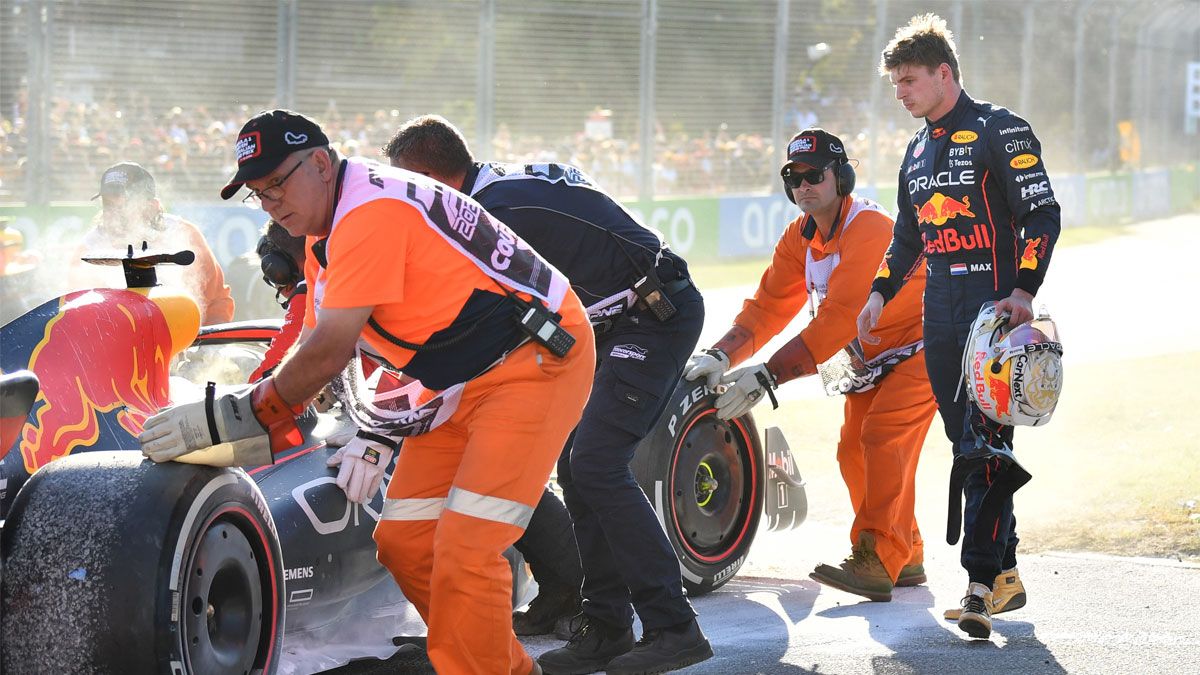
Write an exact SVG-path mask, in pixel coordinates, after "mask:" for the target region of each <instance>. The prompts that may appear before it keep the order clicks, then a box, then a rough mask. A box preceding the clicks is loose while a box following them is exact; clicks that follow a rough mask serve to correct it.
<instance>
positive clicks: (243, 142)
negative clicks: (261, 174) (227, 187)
mask: <svg viewBox="0 0 1200 675" xmlns="http://www.w3.org/2000/svg"><path fill="white" fill-rule="evenodd" d="M233 152H234V154H235V155H237V161H238V164H244V163H245V162H246V160H248V159H254V158H255V157H258V156H259V155H261V154H262V133H261V132H258V131H251V132H250V133H248V134H242V135H241V136H238V139H237V145H235V146H234V148H233Z"/></svg>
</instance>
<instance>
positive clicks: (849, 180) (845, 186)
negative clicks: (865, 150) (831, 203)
mask: <svg viewBox="0 0 1200 675" xmlns="http://www.w3.org/2000/svg"><path fill="white" fill-rule="evenodd" d="M833 173H834V177H835V178H837V193H838V196H839V197H845V196H846V195H848V194H850V193H851V192H854V181H855V180H856V179H857V177H856V176H855V175H854V167H853V166H851V164H850V160H848V159H839V160H838V166H837V168H836V169H834V171H833Z"/></svg>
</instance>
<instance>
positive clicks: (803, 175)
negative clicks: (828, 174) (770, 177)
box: [779, 162, 833, 189]
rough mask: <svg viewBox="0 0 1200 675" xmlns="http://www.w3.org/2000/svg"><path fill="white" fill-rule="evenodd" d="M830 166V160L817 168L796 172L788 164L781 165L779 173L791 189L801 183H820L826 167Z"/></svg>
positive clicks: (823, 178) (831, 164)
mask: <svg viewBox="0 0 1200 675" xmlns="http://www.w3.org/2000/svg"><path fill="white" fill-rule="evenodd" d="M831 166H833V162H830V163H829V164H826V165H825V166H823V167H821V168H819V169H809V170H808V171H804V172H799V173H797V172H796V171H793V170H792V167H791V165H790V164H789V165H788V166H785V167H783V171H780V172H779V175H780V176H783V183H784V185H787V186H788V187H789V188H792V189H795V188H798V187H800V184H801V183H808V184H809V185H820V184H821V182H822V181H824V180H825V169H828V168H829V167H831Z"/></svg>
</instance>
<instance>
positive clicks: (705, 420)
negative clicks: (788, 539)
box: [632, 380, 765, 596]
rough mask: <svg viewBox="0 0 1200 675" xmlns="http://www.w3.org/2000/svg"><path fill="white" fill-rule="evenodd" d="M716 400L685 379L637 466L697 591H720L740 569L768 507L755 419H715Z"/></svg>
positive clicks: (639, 454)
mask: <svg viewBox="0 0 1200 675" xmlns="http://www.w3.org/2000/svg"><path fill="white" fill-rule="evenodd" d="M716 398H717V395H716V393H715V392H712V391H711V390H709V389H707V388H706V387H705V386H704V385H703V384H697V383H695V382H689V381H686V380H683V381H681V382H680V383H679V385H678V386H677V387H676V389H675V392H674V393H673V394H672V395H671V399H670V402H669V403H668V405H667V410H666V412H665V413H664V414H663V417H662V419H660V420H659V422H658V424H657V426H656V427H655V428H654V430H653V431H651V433H650V435H649V436H647V437H646V439H645V440H643V441H642V444H641V445H640V446H638V449H637V451H636V453H635V455H634V459H633V463H632V468H633V473H634V476H636V477H637V480H638V483H639V484H640V485H641V486H642V489H643V490H644V491H645V492H646V495H647V497H649V499H650V503H651V505H653V506H654V508H655V510H656V511H657V512H658V516H659V520H660V521H661V522H662V523H663V525H664V528H665V529H666V532H667V538H668V539H670V541H671V545H672V546H673V547H674V548H675V553H676V555H678V556H679V562H680V569H681V571H682V573H683V583H684V587H685V588H687V590H688V593H689V594H690V595H693V596H696V595H703V594H705V593H708V592H710V591H712V590H715V589H717V588H720V587H721V586H722V585H724V584H725V583H726V582H727V581H729V580H730V579H731V578H733V576H734V574H736V573H737V571H738V570H739V569H741V567H742V564H743V563H745V561H746V555H747V553H749V551H750V546H751V544H753V543H754V536H755V534H756V533H757V530H758V522H759V518H760V517H761V515H762V507H763V490H764V487H765V474H764V471H763V469H764V467H763V461H762V457H763V454H762V447H761V442H760V440H759V435H758V428H757V427H756V426H755V424H754V418H753V417H752V416H751V415H750V414H746V415H743V416H742V417H739V418H737V419H734V420H730V421H728V422H726V421H723V420H720V419H718V418H717V415H716V407H715V405H714V403H715V402H716Z"/></svg>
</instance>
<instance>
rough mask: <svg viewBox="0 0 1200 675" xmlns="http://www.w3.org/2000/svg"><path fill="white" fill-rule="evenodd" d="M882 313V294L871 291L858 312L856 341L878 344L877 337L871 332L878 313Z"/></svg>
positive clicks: (877, 318)
mask: <svg viewBox="0 0 1200 675" xmlns="http://www.w3.org/2000/svg"><path fill="white" fill-rule="evenodd" d="M881 314H883V296H882V295H880V294H879V292H878V291H873V292H872V293H871V295H870V296H869V297H868V298H867V304H865V305H863V308H862V311H861V312H859V313H858V341H859V342H861V343H863V344H865V345H877V344H879V338H878V337H876V336H875V335H873V334H871V331H873V330H875V325H876V324H878V323H879V315H881Z"/></svg>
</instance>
